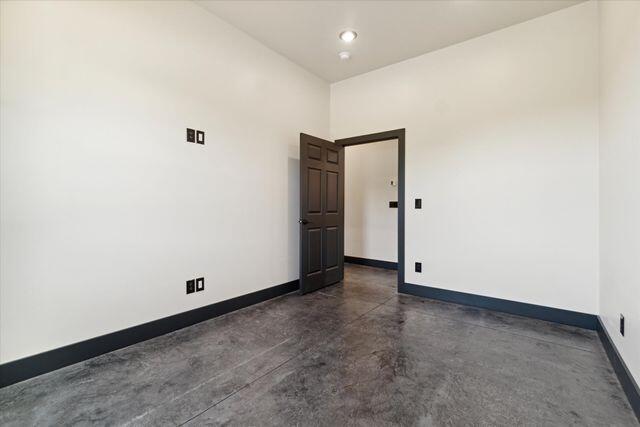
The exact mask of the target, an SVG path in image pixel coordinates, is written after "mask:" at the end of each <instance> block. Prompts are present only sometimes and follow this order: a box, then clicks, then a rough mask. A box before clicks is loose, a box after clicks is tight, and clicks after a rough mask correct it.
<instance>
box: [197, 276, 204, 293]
mask: <svg viewBox="0 0 640 427" xmlns="http://www.w3.org/2000/svg"><path fill="white" fill-rule="evenodd" d="M200 291H204V277H198V278H197V279H196V292H200Z"/></svg>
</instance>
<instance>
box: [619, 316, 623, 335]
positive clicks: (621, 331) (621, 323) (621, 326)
mask: <svg viewBox="0 0 640 427" xmlns="http://www.w3.org/2000/svg"><path fill="white" fill-rule="evenodd" d="M620 335H622V336H624V316H623V315H622V314H620Z"/></svg>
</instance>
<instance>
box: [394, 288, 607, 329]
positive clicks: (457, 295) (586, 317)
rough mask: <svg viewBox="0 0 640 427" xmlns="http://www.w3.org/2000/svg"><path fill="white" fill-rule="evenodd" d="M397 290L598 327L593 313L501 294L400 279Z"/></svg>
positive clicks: (584, 326)
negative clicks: (425, 284)
mask: <svg viewBox="0 0 640 427" xmlns="http://www.w3.org/2000/svg"><path fill="white" fill-rule="evenodd" d="M398 291H399V292H400V293H403V294H410V295H416V296H419V297H424V298H431V299H437V300H440V301H447V302H453V303H457V304H464V305H471V306H474V307H480V308H486V309H489V310H494V311H501V312H504V313H510V314H517V315H519V316H525V317H532V318H534V319H540V320H547V321H549V322H556V323H562V324H565V325H571V326H577V327H579V328H584V329H591V330H594V331H595V330H596V329H597V327H598V318H597V316H596V315H595V314H587V313H580V312H577V311H570V310H563V309H560V308H552V307H545V306H542V305H535V304H528V303H524V302H517V301H510V300H506V299H500V298H492V297H485V296H481V295H476V294H467V293H464V292H457V291H450V290H447V289H440V288H432V287H430V286H421V285H414V284H411V283H401V284H400V285H399V286H398Z"/></svg>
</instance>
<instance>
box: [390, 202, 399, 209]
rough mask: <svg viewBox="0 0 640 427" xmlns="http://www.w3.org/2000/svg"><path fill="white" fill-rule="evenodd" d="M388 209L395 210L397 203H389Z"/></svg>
mask: <svg viewBox="0 0 640 427" xmlns="http://www.w3.org/2000/svg"><path fill="white" fill-rule="evenodd" d="M389 207H390V208H397V207H398V202H389Z"/></svg>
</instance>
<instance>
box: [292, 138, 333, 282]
mask: <svg viewBox="0 0 640 427" xmlns="http://www.w3.org/2000/svg"><path fill="white" fill-rule="evenodd" d="M343 277H344V148H343V147H340V146H337V145H335V144H334V143H332V142H330V141H326V140H324V139H320V138H316V137H314V136H311V135H306V134H304V133H301V134H300V292H301V293H303V294H304V293H307V292H312V291H315V290H316V289H320V288H323V287H325V286H328V285H332V284H334V283H336V282H339V281H340V280H342V279H343Z"/></svg>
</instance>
